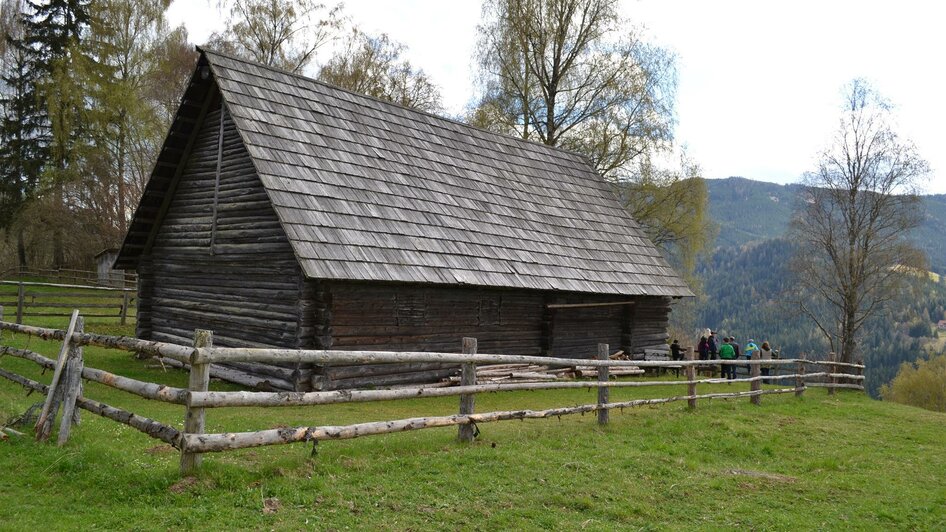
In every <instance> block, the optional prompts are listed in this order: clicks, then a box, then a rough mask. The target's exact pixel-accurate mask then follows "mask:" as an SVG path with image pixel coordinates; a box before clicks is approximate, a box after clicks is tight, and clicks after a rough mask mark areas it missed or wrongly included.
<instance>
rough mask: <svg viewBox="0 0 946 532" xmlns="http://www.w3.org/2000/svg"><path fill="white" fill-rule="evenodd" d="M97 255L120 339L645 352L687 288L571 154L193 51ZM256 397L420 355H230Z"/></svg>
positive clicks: (371, 375)
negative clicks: (343, 360)
mask: <svg viewBox="0 0 946 532" xmlns="http://www.w3.org/2000/svg"><path fill="white" fill-rule="evenodd" d="M116 267H118V268H123V269H127V270H135V271H137V272H138V325H137V334H138V336H139V337H140V338H144V339H153V340H160V341H169V342H175V343H184V344H189V343H190V342H191V341H192V336H193V331H194V329H195V328H203V329H211V330H213V331H214V343H215V345H222V346H267V347H269V346H278V347H288V348H313V349H322V348H332V349H349V350H359V349H370V350H398V351H405V350H413V351H422V350H426V351H448V352H457V351H458V350H459V347H460V339H461V337H463V336H473V337H476V338H477V339H478V340H479V350H480V352H484V353H506V354H543V355H552V354H554V355H557V356H579V357H590V356H592V355H593V354H594V353H595V350H596V344H597V343H598V342H607V343H609V344H611V345H612V346H613V347H614V349H615V350H616V349H619V348H620V349H624V350H625V351H626V352H630V353H638V354H639V353H642V352H643V350H644V349H645V348H666V339H667V332H666V329H667V322H668V316H669V312H670V301H671V298H677V297H684V296H690V295H692V294H691V293H690V291H689V290H688V288H687V286H686V284H685V283H684V282H683V280H682V279H681V278H680V277H679V276H678V275H677V274H676V273H675V272H674V271H673V270H672V269H671V268H670V266H668V264H667V262H666V261H665V260H664V259H663V258H662V257H661V255H660V253H659V252H658V250H657V249H656V248H655V246H654V245H653V244H652V243H651V242H650V241H648V239H647V238H646V237H645V236H644V235H643V233H642V232H641V230H640V229H639V228H638V226H637V224H636V223H635V222H634V221H633V220H632V219H630V218H629V217H628V215H627V214H626V212H625V211H624V210H623V208H622V206H621V204H620V203H619V201H618V199H617V197H616V196H615V194H614V192H613V191H612V188H611V186H610V185H609V184H607V183H606V182H605V181H604V180H602V179H601V177H600V176H599V175H597V174H596V173H595V171H594V170H593V168H592V167H591V166H590V165H589V164H588V162H587V161H586V160H585V159H584V158H583V157H582V156H580V155H577V154H575V153H570V152H567V151H563V150H559V149H554V148H550V147H547V146H543V145H540V144H535V143H531V142H526V141H523V140H521V139H516V138H511V137H507V136H502V135H498V134H495V133H490V132H487V131H482V130H479V129H476V128H472V127H470V126H467V125H464V124H461V123H458V122H455V121H451V120H448V119H444V118H441V117H438V116H433V115H430V114H427V113H423V112H419V111H416V110H413V109H408V108H405V107H401V106H398V105H394V104H391V103H388V102H383V101H379V100H376V99H373V98H369V97H366V96H362V95H358V94H354V93H351V92H347V91H344V90H340V89H337V88H334V87H331V86H328V85H325V84H323V83H319V82H317V81H314V80H311V79H308V78H305V77H301V76H297V75H293V74H289V73H286V72H283V71H280V70H276V69H272V68H268V67H265V66H262V65H259V64H256V63H252V62H247V61H244V60H240V59H235V58H232V57H229V56H225V55H221V54H218V53H214V52H211V51H207V50H202V51H201V55H200V60H199V63H198V65H197V68H196V70H195V72H194V75H193V77H192V80H191V82H190V85H189V86H188V88H187V91H186V93H185V94H184V97H183V100H182V102H181V105H180V108H179V110H178V113H177V116H176V118H175V120H174V123H173V125H172V127H171V130H170V132H169V133H168V136H167V139H166V141H165V144H164V147H163V149H162V150H161V152H160V155H159V157H158V160H157V162H156V164H155V167H154V171H153V173H152V175H151V179H150V181H149V182H148V185H147V188H146V190H145V192H144V194H143V197H142V198H141V203H140V205H138V208H137V210H136V212H135V215H134V219H133V221H132V223H131V226H130V229H129V232H128V234H127V236H126V238H125V241H124V244H123V246H122V249H121V252H120V254H119V257H118V259H117V261H116ZM215 371H216V373H217V374H219V375H221V376H223V377H224V378H227V379H230V380H234V381H237V382H242V383H245V384H251V385H256V386H258V387H271V388H276V389H295V390H309V389H312V388H316V389H327V388H343V387H350V386H353V385H355V384H359V383H360V384H394V383H398V382H408V381H420V380H424V379H437V378H440V377H442V376H443V375H444V374H445V373H446V372H449V371H451V370H450V369H443V368H434V367H430V366H429V365H413V366H410V365H409V366H399V367H398V368H397V371H398V372H399V373H396V372H394V371H393V370H392V369H391V368H390V367H388V366H385V367H366V368H323V367H278V366H274V365H252V364H237V365H234V366H233V367H229V368H216V370H215Z"/></svg>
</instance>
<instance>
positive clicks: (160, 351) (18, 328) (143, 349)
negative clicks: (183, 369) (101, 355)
mask: <svg viewBox="0 0 946 532" xmlns="http://www.w3.org/2000/svg"><path fill="white" fill-rule="evenodd" d="M0 330H5V331H12V332H16V333H22V334H28V335H31V336H35V337H37V338H41V339H43V340H59V341H62V340H64V339H65V338H66V331H63V330H60V329H46V328H43V327H34V326H32V325H20V324H16V323H9V322H0ZM72 342H73V343H74V344H75V345H94V346H97V347H107V348H111V349H119V350H121V351H129V352H132V353H136V352H137V353H143V354H146V355H150V356H160V357H167V358H170V359H172V360H177V361H179V362H187V363H190V360H191V356H192V355H193V354H194V348H193V347H185V346H182V345H176V344H168V343H163V342H152V341H150V340H139V339H137V338H129V337H127V336H105V335H101V334H92V333H75V334H73V335H72Z"/></svg>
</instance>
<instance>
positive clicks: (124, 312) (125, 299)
mask: <svg viewBox="0 0 946 532" xmlns="http://www.w3.org/2000/svg"><path fill="white" fill-rule="evenodd" d="M129 299H130V297H129V296H128V292H126V291H125V290H122V313H121V318H122V319H121V324H122V325H124V324H125V321H126V320H127V318H128V303H129V301H128V300H129Z"/></svg>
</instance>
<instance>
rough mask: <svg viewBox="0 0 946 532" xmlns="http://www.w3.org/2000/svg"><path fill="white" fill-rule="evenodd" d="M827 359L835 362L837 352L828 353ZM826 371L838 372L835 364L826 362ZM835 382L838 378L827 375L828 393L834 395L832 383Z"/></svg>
mask: <svg viewBox="0 0 946 532" xmlns="http://www.w3.org/2000/svg"><path fill="white" fill-rule="evenodd" d="M828 361H829V362H837V361H838V354H837V353H835V352H833V351H832V352H830V353H828ZM828 372H829V373H837V372H838V368H837V366H835V365H834V364H828ZM837 383H838V379H837V378H836V377H831V376H829V377H828V395H834V392H835V390H834V385H835V384H837Z"/></svg>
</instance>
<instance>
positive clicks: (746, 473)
mask: <svg viewBox="0 0 946 532" xmlns="http://www.w3.org/2000/svg"><path fill="white" fill-rule="evenodd" d="M728 473H729V474H730V475H735V476H743V477H752V478H761V479H764V480H771V481H773V482H782V483H785V484H794V483H795V482H798V479H797V478H795V477H790V476H788V475H779V474H778V473H767V472H765V471H752V470H749V469H730V470H729V471H728Z"/></svg>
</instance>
